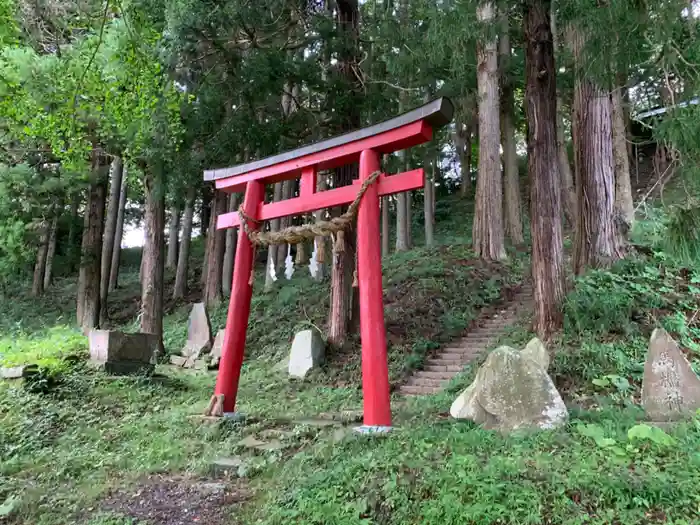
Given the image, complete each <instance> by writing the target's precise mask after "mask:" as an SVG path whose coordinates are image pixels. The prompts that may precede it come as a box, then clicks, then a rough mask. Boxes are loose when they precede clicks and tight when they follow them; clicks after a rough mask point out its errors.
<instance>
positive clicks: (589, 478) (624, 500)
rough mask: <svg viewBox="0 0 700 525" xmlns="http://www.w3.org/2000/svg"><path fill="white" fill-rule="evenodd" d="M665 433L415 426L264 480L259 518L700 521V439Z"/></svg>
mask: <svg viewBox="0 0 700 525" xmlns="http://www.w3.org/2000/svg"><path fill="white" fill-rule="evenodd" d="M442 402H443V403H444V402H449V399H445V398H442ZM578 429H580V431H579V430H578ZM628 430H629V437H628ZM657 430H658V429H657ZM659 432H660V434H659ZM661 434H664V433H663V431H658V432H657V431H654V430H652V431H649V433H647V432H646V431H645V430H644V429H640V428H638V427H635V426H630V422H629V420H628V419H624V418H620V419H619V420H609V421H606V422H605V423H604V424H602V425H587V424H585V423H581V424H577V423H576V422H574V425H573V426H572V427H571V428H564V429H562V430H558V431H555V432H548V433H540V434H534V435H528V434H524V435H518V436H511V437H503V436H499V435H497V434H494V433H490V432H485V431H483V430H480V429H476V428H472V427H471V426H470V425H469V424H455V423H454V422H436V421H432V420H431V421H420V420H411V421H410V428H405V429H402V428H399V429H397V430H396V431H395V432H394V433H392V434H390V435H389V436H388V437H386V438H383V439H377V438H356V439H350V440H346V441H344V442H343V443H341V444H319V445H318V446H317V447H314V448H313V449H310V450H308V451H304V452H302V453H301V454H300V455H298V456H297V457H296V458H294V459H293V460H292V461H291V462H290V463H289V464H288V465H287V467H286V468H285V469H284V472H283V473H281V478H280V473H278V474H277V478H276V479H274V480H273V479H272V478H265V479H264V480H263V481H261V484H262V483H264V484H266V486H267V490H265V492H264V494H263V502H264V503H263V505H262V506H260V507H258V508H256V509H251V514H252V516H251V519H258V520H260V522H261V523H266V524H277V523H289V522H290V521H292V522H297V521H298V522H303V523H328V522H333V523H339V524H340V523H343V524H345V523H348V524H351V523H352V524H359V523H382V524H393V523H396V524H399V523H401V524H403V523H455V524H456V523H497V522H501V523H513V524H535V523H557V524H562V525H564V524H566V525H568V524H572V525H573V524H578V523H601V524H602V523H611V522H620V523H640V522H654V521H645V520H647V517H648V516H649V515H654V514H655V513H657V512H658V513H662V514H663V515H664V519H663V520H660V521H665V520H668V521H667V522H674V523H690V522H693V521H695V520H696V519H697V507H696V505H695V503H694V502H695V498H696V493H695V490H694V487H693V483H695V482H697V481H698V478H697V473H696V471H695V467H694V465H695V462H696V458H695V447H696V446H697V444H698V440H700V435H699V434H698V433H697V431H696V430H695V429H694V428H692V427H684V428H681V429H678V430H676V431H675V432H674V436H673V440H671V437H670V436H666V437H664V435H665V434H664V435H661ZM370 439H371V440H370ZM613 447H615V448H614V449H613ZM628 447H629V450H628ZM669 447H670V448H669ZM617 449H619V450H617ZM620 451H622V452H624V457H623V456H621V455H618V454H617V453H616V452H620ZM661 465H663V468H661ZM270 483H274V485H273V487H274V488H272V487H270ZM676 520H677V521H676ZM684 520H685V521H684Z"/></svg>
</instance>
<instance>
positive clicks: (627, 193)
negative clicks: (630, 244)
mask: <svg viewBox="0 0 700 525" xmlns="http://www.w3.org/2000/svg"><path fill="white" fill-rule="evenodd" d="M621 91H622V88H616V89H613V91H612V93H611V95H610V97H611V103H612V118H613V123H612V134H613V155H614V157H615V210H616V216H617V218H618V220H619V222H620V226H622V228H623V232H624V231H625V230H629V229H630V228H631V227H632V226H633V224H634V201H633V198H632V181H631V180H630V162H629V157H628V156H627V129H626V127H625V110H624V106H623V103H622V92H621Z"/></svg>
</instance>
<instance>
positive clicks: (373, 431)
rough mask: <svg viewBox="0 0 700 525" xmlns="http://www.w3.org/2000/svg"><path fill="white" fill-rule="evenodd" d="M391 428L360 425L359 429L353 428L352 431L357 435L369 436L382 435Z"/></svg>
mask: <svg viewBox="0 0 700 525" xmlns="http://www.w3.org/2000/svg"><path fill="white" fill-rule="evenodd" d="M391 429H392V427H384V426H373V425H362V426H361V427H355V428H353V430H354V431H355V432H357V433H358V434H370V435H384V434H388V433H389V432H391Z"/></svg>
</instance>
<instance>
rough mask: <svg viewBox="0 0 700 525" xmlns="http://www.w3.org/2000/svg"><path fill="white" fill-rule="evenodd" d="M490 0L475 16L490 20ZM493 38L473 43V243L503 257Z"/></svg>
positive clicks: (489, 256)
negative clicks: (476, 116) (475, 115)
mask: <svg viewBox="0 0 700 525" xmlns="http://www.w3.org/2000/svg"><path fill="white" fill-rule="evenodd" d="M494 17H495V7H494V4H493V3H491V2H489V1H486V2H483V3H481V4H480V5H479V7H478V8H477V18H478V19H479V21H480V22H482V23H484V24H489V23H491V22H493V20H494ZM496 47H497V46H496V40H495V39H494V40H489V41H487V42H481V41H480V42H479V44H478V46H477V55H478V67H477V84H478V88H479V177H478V179H477V182H476V207H475V213H474V230H473V235H472V237H473V244H474V251H475V252H476V254H477V256H478V257H481V258H482V259H485V260H499V261H500V260H503V259H505V258H506V250H505V247H504V241H503V185H502V181H501V163H500V154H499V150H500V146H501V140H500V123H499V101H498V54H497V49H496Z"/></svg>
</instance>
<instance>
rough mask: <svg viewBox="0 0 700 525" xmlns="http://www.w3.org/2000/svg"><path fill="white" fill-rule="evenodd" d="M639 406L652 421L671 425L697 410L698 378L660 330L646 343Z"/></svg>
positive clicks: (672, 341) (665, 333)
mask: <svg viewBox="0 0 700 525" xmlns="http://www.w3.org/2000/svg"><path fill="white" fill-rule="evenodd" d="M642 406H643V407H644V410H645V411H646V413H647V416H648V417H649V418H650V419H652V420H654V421H673V420H676V419H680V418H682V417H684V416H688V415H692V414H694V413H695V411H696V410H698V409H699V408H700V378H698V376H697V375H696V374H695V372H694V371H693V369H692V368H691V366H690V363H689V362H688V360H687V359H686V358H685V356H684V355H683V353H682V352H681V350H680V348H679V347H678V344H677V343H676V341H674V340H673V338H672V337H671V336H670V335H669V334H668V332H666V330H664V329H663V328H657V329H656V330H654V333H653V334H652V335H651V340H650V341H649V352H648V354H647V360H646V363H645V364H644V379H643V381H642Z"/></svg>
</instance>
